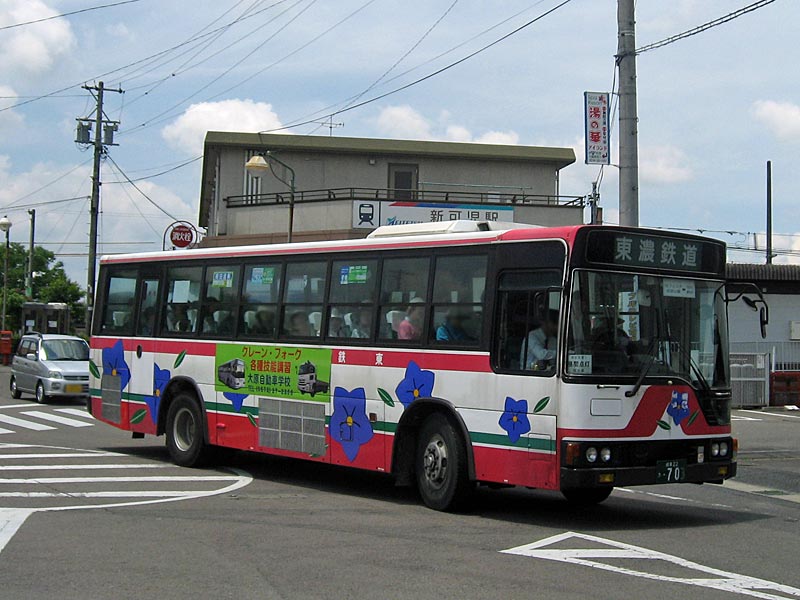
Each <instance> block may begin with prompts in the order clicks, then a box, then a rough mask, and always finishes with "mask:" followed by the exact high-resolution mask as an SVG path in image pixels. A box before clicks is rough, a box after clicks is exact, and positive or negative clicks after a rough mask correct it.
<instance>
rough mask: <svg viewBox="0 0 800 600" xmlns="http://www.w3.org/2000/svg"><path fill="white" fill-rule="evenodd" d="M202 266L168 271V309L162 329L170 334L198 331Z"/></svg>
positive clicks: (175, 268) (176, 268) (174, 268)
mask: <svg viewBox="0 0 800 600" xmlns="http://www.w3.org/2000/svg"><path fill="white" fill-rule="evenodd" d="M202 273H203V269H202V267H173V268H171V269H169V270H168V271H167V310H166V311H165V312H164V327H163V329H162V331H164V332H166V333H168V334H172V335H175V334H180V333H194V332H196V331H197V321H198V312H199V310H198V309H199V305H200V287H201V282H202Z"/></svg>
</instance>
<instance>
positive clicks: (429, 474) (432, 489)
mask: <svg viewBox="0 0 800 600" xmlns="http://www.w3.org/2000/svg"><path fill="white" fill-rule="evenodd" d="M416 475H417V487H418V489H419V493H420V496H421V497H422V501H423V502H424V503H425V504H426V505H427V506H428V507H430V508H433V509H434V510H445V511H446V510H455V509H457V508H459V507H461V506H463V504H464V503H465V501H466V500H467V498H468V496H469V492H470V491H471V489H472V487H473V486H472V482H470V481H469V477H468V474H467V456H466V450H465V448H464V444H463V441H462V440H461V435H459V433H458V431H456V429H455V427H453V425H452V423H451V422H450V421H449V420H448V419H447V417H445V416H444V415H443V414H441V413H434V414H433V415H431V416H430V417H428V418H427V419H426V420H425V421H424V423H423V424H422V428H421V429H420V432H419V438H418V440H417V455H416Z"/></svg>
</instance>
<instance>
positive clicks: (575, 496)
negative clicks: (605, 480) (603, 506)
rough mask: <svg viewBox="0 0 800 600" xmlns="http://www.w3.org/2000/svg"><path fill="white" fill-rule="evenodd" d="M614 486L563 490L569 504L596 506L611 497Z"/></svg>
mask: <svg viewBox="0 0 800 600" xmlns="http://www.w3.org/2000/svg"><path fill="white" fill-rule="evenodd" d="M613 490H614V488H613V486H609V487H598V488H568V489H565V490H561V493H562V494H563V495H564V498H566V499H567V502H569V503H570V504H574V505H576V506H594V505H595V504H600V503H601V502H603V500H605V499H606V498H608V497H609V496H610V495H611V492H612V491H613Z"/></svg>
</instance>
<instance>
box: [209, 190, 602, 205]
mask: <svg viewBox="0 0 800 600" xmlns="http://www.w3.org/2000/svg"><path fill="white" fill-rule="evenodd" d="M290 197H291V193H290V192H289V191H283V192H272V193H269V194H249V195H242V196H228V197H227V198H225V199H224V202H225V203H226V204H227V206H228V208H241V207H246V206H269V205H274V204H283V203H288V202H289V199H290ZM332 200H333V201H336V200H386V201H392V202H426V203H431V204H449V203H454V202H457V203H461V204H485V205H487V206H494V205H509V204H514V205H523V206H569V207H576V208H583V207H584V206H585V204H586V197H585V196H548V195H543V194H526V193H524V192H515V193H509V192H489V191H485V192H484V191H481V192H474V191H468V190H444V191H442V190H405V189H381V188H362V187H349V188H327V189H322V190H297V191H296V192H295V194H294V201H295V203H296V204H299V203H304V202H330V201H332Z"/></svg>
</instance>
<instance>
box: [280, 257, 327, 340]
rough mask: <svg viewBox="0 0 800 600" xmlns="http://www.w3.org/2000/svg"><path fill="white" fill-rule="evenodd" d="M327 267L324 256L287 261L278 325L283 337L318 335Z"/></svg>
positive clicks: (320, 326) (320, 325)
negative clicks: (312, 259)
mask: <svg viewBox="0 0 800 600" xmlns="http://www.w3.org/2000/svg"><path fill="white" fill-rule="evenodd" d="M327 271H328V263H327V262H326V261H323V260H320V261H318V262H302V263H289V264H287V265H286V287H285V289H284V291H283V319H282V329H281V335H282V336H283V337H290V338H307V337H319V336H320V330H321V329H322V301H323V299H324V297H325V279H326V274H327Z"/></svg>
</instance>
